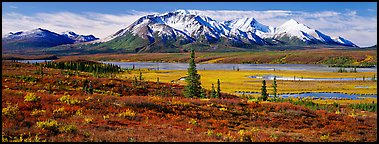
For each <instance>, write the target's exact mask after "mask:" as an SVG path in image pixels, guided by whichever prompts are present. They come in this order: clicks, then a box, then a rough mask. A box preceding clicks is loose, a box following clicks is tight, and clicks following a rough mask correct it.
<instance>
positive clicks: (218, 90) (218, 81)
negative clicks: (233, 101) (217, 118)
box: [216, 79, 221, 98]
mask: <svg viewBox="0 0 379 144" xmlns="http://www.w3.org/2000/svg"><path fill="white" fill-rule="evenodd" d="M220 85H221V84H220V79H217V93H216V97H217V98H220V97H221V88H220Z"/></svg>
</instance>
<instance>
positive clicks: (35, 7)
mask: <svg viewBox="0 0 379 144" xmlns="http://www.w3.org/2000/svg"><path fill="white" fill-rule="evenodd" d="M376 8H377V3H376V2H3V13H4V12H12V11H13V12H20V13H24V14H33V13H37V12H56V11H69V12H74V13H81V12H87V11H88V12H99V13H109V14H119V13H126V12H128V11H131V10H136V11H154V12H167V11H173V10H176V9H197V10H256V11H262V10H291V11H307V12H315V11H316V12H317V11H331V10H333V11H337V12H344V11H349V10H356V11H357V12H358V13H359V15H366V16H369V15H371V16H373V15H375V14H376V13H375V12H373V11H371V10H369V9H376Z"/></svg>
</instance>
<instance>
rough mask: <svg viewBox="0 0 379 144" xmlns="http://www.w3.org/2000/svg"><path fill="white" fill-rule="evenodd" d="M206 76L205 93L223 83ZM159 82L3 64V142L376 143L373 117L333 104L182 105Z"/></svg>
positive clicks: (174, 88)
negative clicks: (90, 86)
mask: <svg viewBox="0 0 379 144" xmlns="http://www.w3.org/2000/svg"><path fill="white" fill-rule="evenodd" d="M136 72H137V71H131V74H134V73H136ZM174 72H175V71H174ZM177 73H179V74H177V75H178V76H182V73H183V72H180V71H177ZM207 73H209V74H207ZM210 73H215V72H214V71H213V72H212V71H203V72H202V71H200V74H201V75H202V78H206V79H207V80H208V79H209V81H204V82H203V84H204V86H205V87H206V88H209V84H210V82H214V83H215V82H217V79H216V78H218V77H221V76H222V74H218V75H216V77H214V79H213V78H210V77H209V78H208V76H211V75H210ZM231 73H233V72H231ZM258 73H264V72H256V73H255V74H258ZM158 74H160V73H152V72H144V73H143V78H144V80H133V79H128V78H124V77H125V76H126V77H130V76H128V75H125V74H119V75H108V76H104V77H94V76H93V75H92V74H91V73H87V72H74V71H69V70H60V69H52V68H42V73H41V71H40V67H39V66H34V65H29V64H25V63H14V62H3V63H2V141H3V142H5V141H37V142H38V141H53V142H78V141H87V142H111V141H112V142H117V141H129V142H134V141H154V142H158V141H180V142H182V141H190V142H201V141H248V142H251V141H252V142H327V141H332V142H334V141H338V142H347V141H349V142H374V141H377V113H376V111H375V112H369V111H363V110H361V109H352V108H350V107H347V106H343V105H341V106H338V107H334V106H333V105H332V104H329V105H327V106H324V107H325V108H327V109H318V108H316V109H311V108H308V107H306V106H300V105H294V104H292V103H290V102H250V101H248V99H247V98H241V97H237V96H234V95H232V94H228V93H222V96H221V98H210V99H193V98H185V97H184V96H183V95H182V92H183V86H182V85H180V84H175V83H167V81H169V80H171V78H170V77H168V76H167V75H166V76H167V77H166V76H160V82H159V83H157V82H156V81H155V80H156V76H157V75H158ZM162 74H165V73H162ZM250 74H251V73H250V72H241V75H243V76H245V75H250ZM362 74H364V75H365V73H362ZM173 75H174V74H173ZM241 75H237V74H236V75H235V76H236V77H239V76H241ZM352 75H354V74H352ZM367 75H371V73H368V74H367ZM304 76H305V74H304ZM223 79H224V80H223V81H224V83H223V84H222V85H221V87H222V90H223V91H225V92H232V90H228V89H227V88H226V87H227V84H226V82H227V81H228V79H226V78H223ZM232 79H233V78H229V80H232ZM86 80H89V81H91V82H92V84H93V94H91V92H90V93H88V92H86V91H85V89H86V88H84V81H86ZM147 80H152V81H147ZM236 81H242V82H243V81H244V80H236ZM165 82H166V83H165ZM307 84H308V83H307ZM309 84H312V83H309ZM365 84H368V85H369V86H370V88H371V87H373V85H374V83H373V82H367V83H365ZM302 85H305V84H302ZM321 85H326V87H329V86H331V85H332V84H328V83H323V84H320V86H321ZM351 85H355V84H351ZM351 85H349V86H347V87H343V88H349V87H350V86H351ZM240 86H242V85H240ZM281 86H282V87H281ZM291 86H293V85H291V84H290V83H288V84H286V83H284V82H283V83H281V82H279V83H278V88H279V89H282V90H281V91H280V92H286V91H293V89H298V87H294V88H286V87H291ZM223 87H224V88H223ZM248 87H250V88H253V87H254V89H258V87H260V86H258V85H256V86H254V85H249V86H248ZM250 88H249V89H250ZM304 88H305V89H307V88H306V87H304ZM304 88H303V89H304ZM331 88H333V87H331ZM246 89H248V88H247V87H246ZM375 89H376V87H375ZM208 92H209V91H208ZM346 92H348V90H346ZM371 92H372V90H371V89H369V90H367V91H364V90H362V93H371ZM294 101H297V100H294ZM375 103H376V101H375ZM320 106H323V104H321V105H320Z"/></svg>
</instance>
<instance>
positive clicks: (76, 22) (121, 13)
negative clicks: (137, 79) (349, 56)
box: [2, 2, 377, 46]
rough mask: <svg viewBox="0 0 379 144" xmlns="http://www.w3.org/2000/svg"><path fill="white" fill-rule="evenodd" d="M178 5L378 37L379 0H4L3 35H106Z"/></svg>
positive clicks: (369, 40)
mask: <svg viewBox="0 0 379 144" xmlns="http://www.w3.org/2000/svg"><path fill="white" fill-rule="evenodd" d="M177 9H185V10H195V11H196V12H197V13H199V14H203V15H206V16H209V17H212V18H214V19H216V20H219V21H223V20H228V19H234V18H240V17H254V18H256V19H257V20H258V21H259V22H261V23H262V24H265V25H270V26H279V25H280V24H282V23H284V22H285V21H287V20H289V19H291V18H293V19H295V20H297V21H299V22H300V23H304V24H305V25H307V26H309V27H311V28H314V29H318V30H321V31H322V32H324V33H326V34H329V35H332V36H342V37H344V38H347V39H349V40H351V41H353V42H354V43H356V44H358V45H360V46H363V45H365V46H366V45H372V44H376V39H377V26H376V25H377V18H376V17H377V2H2V16H3V18H2V20H3V23H2V27H3V28H2V31H3V32H2V35H5V34H6V33H8V32H11V31H12V32H15V31H21V30H23V31H24V30H31V29H35V28H37V27H42V28H46V29H49V30H52V31H54V32H58V33H59V32H62V31H66V30H72V31H75V32H77V33H80V34H94V35H95V36H97V37H101V38H103V37H106V36H108V35H110V34H112V33H115V32H116V31H117V30H119V29H121V28H125V27H127V26H128V25H130V24H131V23H133V22H134V21H135V20H137V19H138V18H139V17H141V16H144V15H147V14H153V13H164V12H168V11H174V10H177ZM374 38H375V40H374Z"/></svg>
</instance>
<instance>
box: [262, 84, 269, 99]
mask: <svg viewBox="0 0 379 144" xmlns="http://www.w3.org/2000/svg"><path fill="white" fill-rule="evenodd" d="M261 90H262V93H261V96H262V100H263V101H266V100H267V98H268V94H267V89H266V80H263V81H262V88H261Z"/></svg>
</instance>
